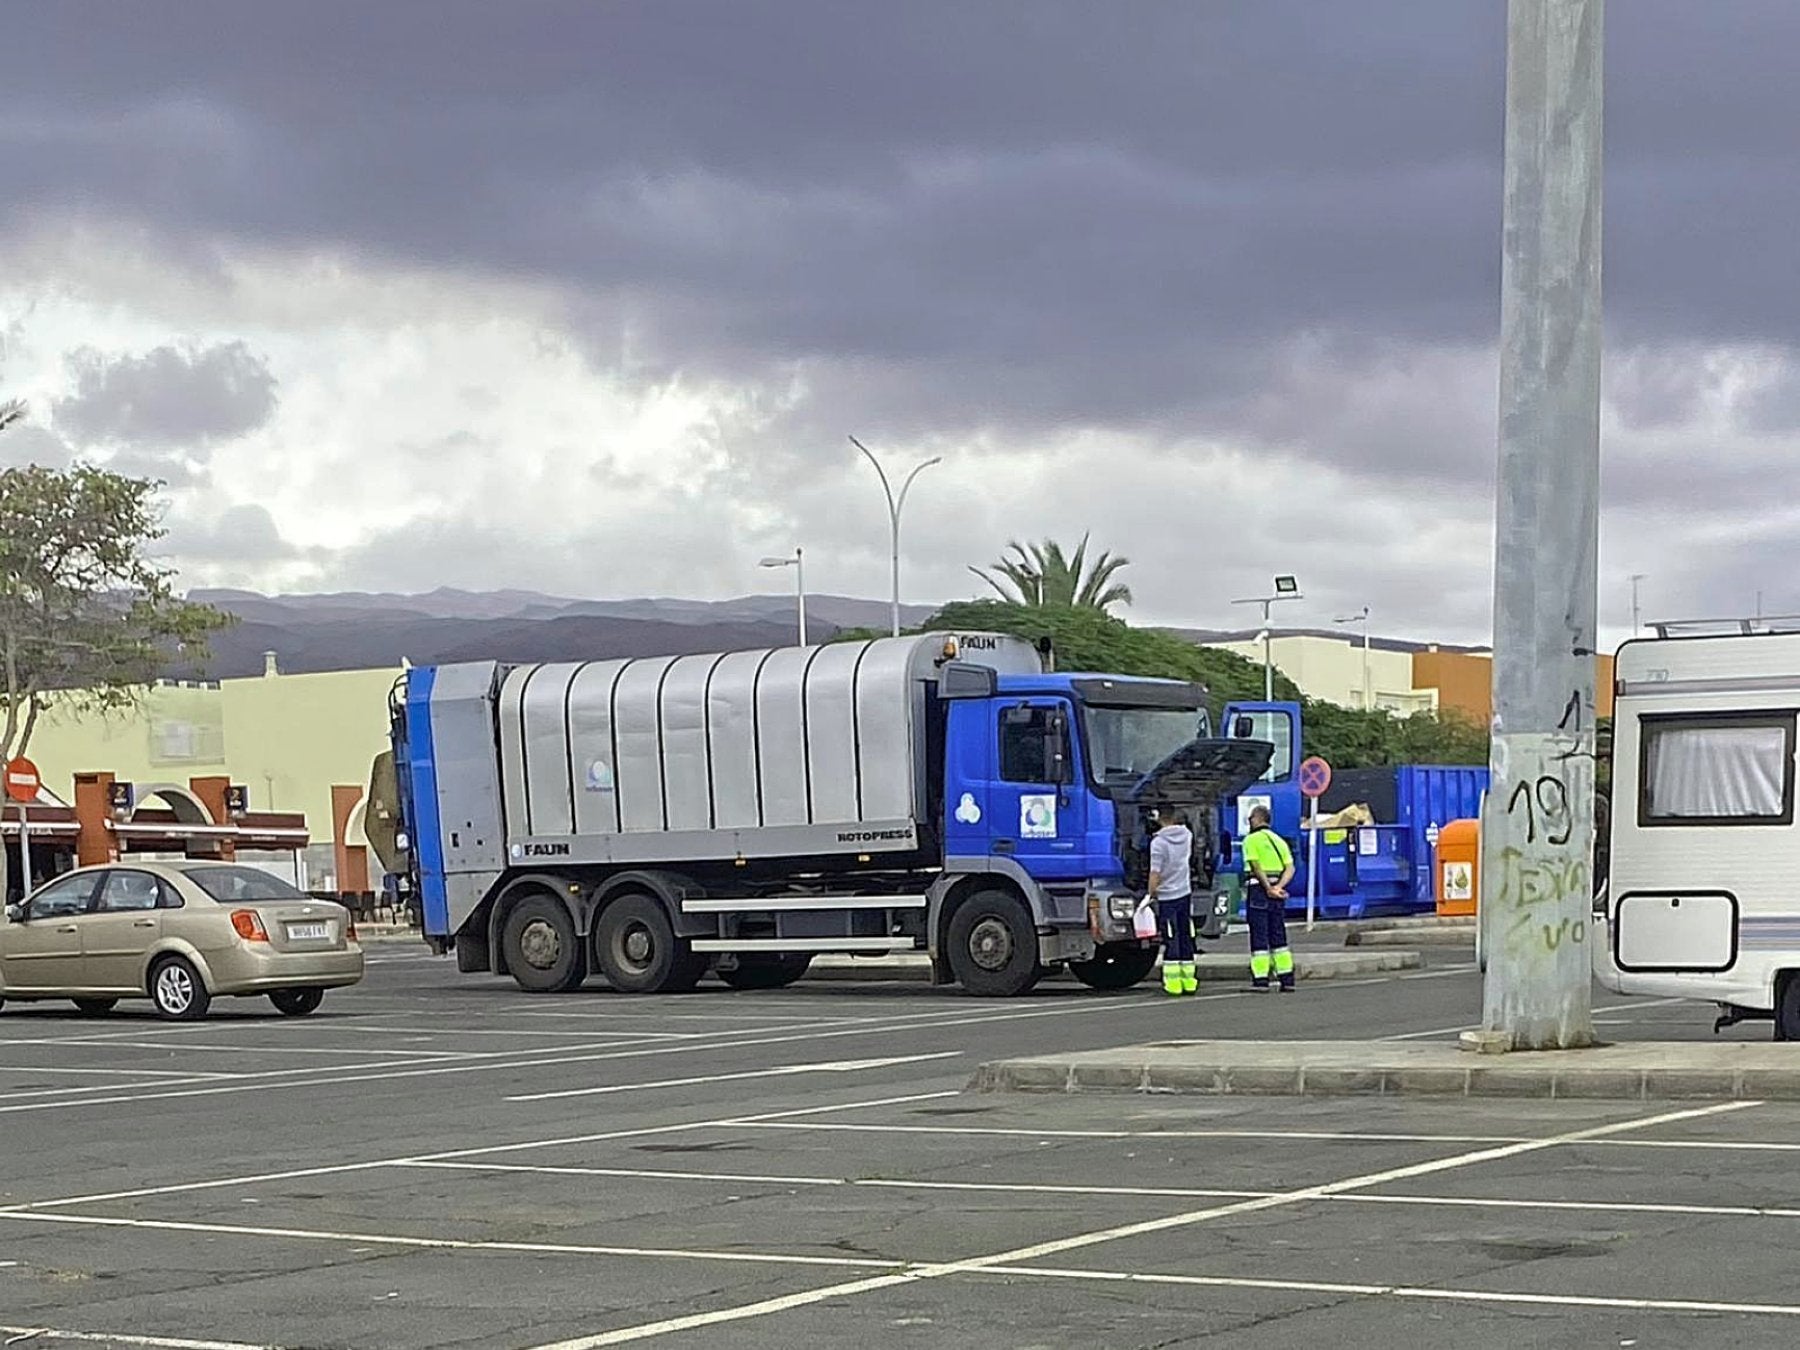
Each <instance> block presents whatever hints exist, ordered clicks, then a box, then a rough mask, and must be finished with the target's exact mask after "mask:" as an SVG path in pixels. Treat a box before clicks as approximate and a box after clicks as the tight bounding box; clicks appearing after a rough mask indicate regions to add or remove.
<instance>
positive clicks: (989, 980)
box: [947, 891, 1043, 998]
mask: <svg viewBox="0 0 1800 1350" xmlns="http://www.w3.org/2000/svg"><path fill="white" fill-rule="evenodd" d="M947 945H948V947H949V949H950V950H949V955H950V973H951V974H953V975H954V976H956V982H957V983H958V984H960V985H961V986H962V987H963V988H964V989H965V990H967V991H968V992H969V993H971V994H974V995H975V996H976V997H977V998H1011V997H1013V996H1014V995H1015V994H1023V993H1024V992H1025V991H1026V990H1028V989H1030V988H1031V986H1032V985H1034V984H1036V983H1037V982H1038V977H1039V976H1040V975H1042V974H1043V970H1042V969H1041V968H1040V967H1039V965H1038V943H1037V930H1036V929H1035V928H1034V927H1032V923H1031V915H1030V914H1029V913H1027V912H1026V909H1025V906H1024V904H1022V903H1021V902H1020V901H1019V900H1018V899H1016V898H1015V897H1013V896H1011V895H1008V894H1007V893H1006V892H1005V891H981V892H978V893H977V894H975V895H972V896H970V897H969V899H967V900H965V901H964V902H963V903H962V905H961V906H960V907H959V908H958V909H957V911H956V913H955V914H953V915H952V916H951V918H950V937H949V942H948V944H947Z"/></svg>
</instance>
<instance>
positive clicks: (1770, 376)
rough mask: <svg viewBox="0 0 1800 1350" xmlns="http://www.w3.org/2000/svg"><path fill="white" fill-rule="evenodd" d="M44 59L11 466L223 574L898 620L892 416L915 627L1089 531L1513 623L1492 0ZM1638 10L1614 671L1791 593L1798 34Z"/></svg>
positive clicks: (410, 14) (660, 9) (916, 18)
mask: <svg viewBox="0 0 1800 1350" xmlns="http://www.w3.org/2000/svg"><path fill="white" fill-rule="evenodd" d="M0 19H3V20H4V22H3V25H0V32H3V33H4V34H5V41H4V43H3V44H0V165H3V166H4V191H3V192H0V390H3V391H4V392H5V393H6V394H9V395H15V396H24V397H26V398H28V399H29V400H30V403H31V408H32V421H31V424H30V425H28V426H26V427H24V428H15V429H14V430H13V431H11V432H9V433H7V434H6V436H4V437H0V461H4V462H20V461H22V460H25V459H35V460H37V461H39V462H61V461H67V460H69V459H70V458H73V457H80V458H85V459H88V460H90V461H94V462H102V463H109V464H111V465H113V466H115V467H119V468H123V469H129V470H130V471H132V472H138V473H148V474H154V475H155V476H157V477H159V478H162V479H164V480H166V481H167V483H168V484H169V496H170V507H169V527H170V547H171V549H172V550H173V552H174V555H175V557H176V559H177V561H178V562H179V564H180V566H181V568H182V571H183V575H184V577H185V579H186V580H187V581H188V582H189V583H191V584H196V585H198V584H242V585H252V586H257V587H261V588H264V589H285V590H317V589H341V588H358V589H366V588H377V587H379V588H385V589H408V590H411V589H426V588H430V587H433V586H437V585H454V586H465V587H474V588H488V587H499V586H519V587H535V588H539V589H544V590H550V591H555V592H559V593H565V594H571V595H581V596H596V597H611V596H629V595H640V594H647V593H663V594H679V595H689V596H726V595H732V594H740V593H743V592H745V591H748V590H753V589H758V588H762V589H772V588H773V587H771V586H770V585H769V578H768V574H766V573H765V574H758V572H757V571H756V568H755V562H756V560H757V559H758V558H759V557H761V556H763V555H764V554H767V553H771V552H783V551H786V550H787V549H790V548H791V547H793V546H794V545H795V544H803V545H804V546H805V547H806V549H807V551H808V556H809V569H808V572H809V580H811V581H813V582H815V583H816V585H817V586H818V587H819V588H821V589H828V590H832V591H838V592H848V593H863V594H872V595H879V594H881V593H883V592H884V590H885V585H886V566H887V564H886V553H887V537H886V516H885V509H884V507H883V505H882V501H881V496H880V492H879V488H878V486H877V484H876V482H875V480H874V477H873V475H872V473H871V472H870V470H869V469H868V466H867V465H866V464H864V463H863V462H861V461H860V460H859V459H858V458H857V456H856V454H855V452H854V451H853V450H852V448H851V447H850V445H849V444H848V442H847V441H846V439H845V437H846V434H847V433H855V434H856V435H858V436H859V437H860V438H862V439H863V440H864V441H866V442H867V443H869V444H870V445H871V446H872V447H875V448H877V449H878V450H880V451H881V452H883V453H885V454H886V455H888V456H890V457H891V459H892V460H893V462H894V463H896V464H898V465H905V464H906V463H907V462H909V461H910V460H912V459H915V458H917V457H921V456H926V455H937V454H941V455H943V456H944V457H945V464H944V465H943V467H941V468H938V469H934V470H932V471H931V472H930V474H928V475H927V476H926V477H924V478H922V479H921V480H920V482H919V485H918V488H917V490H916V494H915V496H914V498H913V503H912V505H911V506H910V507H909V511H908V522H907V525H908V530H907V541H906V558H907V568H908V572H907V577H908V582H907V588H908V598H909V599H939V598H950V597H955V596H958V595H963V594H967V593H970V588H971V585H972V584H973V583H972V579H971V578H969V577H968V575H967V573H966V571H965V570H964V569H965V567H966V565H967V564H969V563H974V562H982V561H985V560H986V559H988V558H990V557H992V556H993V555H994V554H995V553H996V552H997V551H998V550H999V549H1000V548H1001V547H1002V546H1003V545H1004V543H1005V542H1006V540H1008V539H1009V538H1013V537H1020V538H1037V537H1042V536H1046V535H1054V536H1057V537H1060V538H1064V539H1073V538H1076V537H1079V536H1080V535H1081V534H1082V533H1083V532H1085V531H1089V530H1091V531H1092V532H1093V535H1094V538H1095V540H1096V543H1097V544H1098V545H1100V546H1104V547H1108V548H1111V549H1114V550H1116V551H1119V552H1123V553H1125V554H1128V555H1129V556H1130V557H1131V558H1132V559H1133V562H1134V566H1133V569H1132V581H1133V583H1134V585H1135V586H1136V588H1137V591H1138V596H1139V604H1138V613H1139V614H1140V615H1141V616H1142V617H1144V618H1147V619H1155V620H1158V621H1164V622H1180V623H1192V624H1207V625H1211V624H1229V623H1232V622H1234V621H1242V620H1243V619H1244V618H1245V617H1246V615H1245V614H1244V612H1243V611H1241V610H1238V611H1234V610H1233V609H1232V607H1231V605H1230V603H1229V601H1230V600H1231V599H1232V597H1234V596H1238V595H1246V594H1254V593H1256V592H1257V591H1258V590H1259V589H1260V588H1261V587H1262V586H1263V585H1265V584H1266V579H1267V577H1268V576H1269V575H1270V574H1271V573H1273V572H1276V571H1293V572H1296V573H1298V574H1299V575H1300V577H1301V579H1302V582H1303V583H1304V585H1305V587H1306V589H1307V592H1308V597H1309V598H1308V601H1307V603H1306V604H1305V606H1294V607H1292V612H1291V613H1290V614H1289V615H1288V616H1285V617H1289V618H1291V619H1292V620H1293V621H1295V622H1301V621H1306V622H1314V623H1323V622H1328V621H1329V620H1330V619H1331V618H1333V617H1334V616H1336V615H1338V614H1342V613H1344V612H1347V611H1349V610H1351V609H1353V608H1356V607H1360V606H1361V605H1363V604H1368V605H1370V606H1372V607H1373V609H1374V611H1375V615H1376V629H1377V631H1378V632H1383V633H1394V634H1403V635H1409V636H1418V637H1438V638H1443V639H1446V640H1468V639H1484V638H1485V636H1486V633H1487V628H1488V622H1489V610H1490V597H1489V589H1490V582H1489V575H1490V549H1491V544H1492V519H1491V517H1492V482H1493V443H1494V422H1495V404H1496V368H1495V356H1494V348H1495V339H1496V335H1497V330H1498V285H1499V202H1500V149H1501V133H1502V103H1503V79H1504V69H1503V55H1504V50H1503V49H1504V4H1503V3H1502V0H1355V3H1346V2H1345V0H1168V2H1167V3H1164V2H1161V0H1159V2H1157V3H1144V2H1140V0H1089V2H1088V3H1073V2H1064V0H1016V2H1015V0H976V2H975V3H970V2H969V0H907V2H906V3H904V4H894V3H884V2H882V0H579V2H576V0H570V2H567V3H564V2H561V0H532V2H531V3H505V4H502V3H499V0H486V2H485V3H465V2H462V0H381V3H378V4H373V3H366V2H365V0H354V2H353V3H338V2H335V0H259V3H256V4H243V3H241V0H228V2H222V3H215V2H214V0H179V2H178V3H177V2H174V0H138V2H137V3H133V4H129V5H124V4H115V3H93V2H90V0H56V3H54V4H46V3H41V2H40V0H0ZM1607 22H1608V30H1609V31H1608V63H1609V64H1608V74H1607V79H1608V110H1607V119H1608V146H1607V155H1608V178H1607V188H1606V191H1607V207H1606V210H1607V222H1606V223H1607V239H1606V249H1607V261H1606V268H1607V276H1606V288H1607V306H1608V352H1607V386H1608V387H1607V407H1606V413H1605V431H1604V436H1605V442H1604V455H1605V503H1606V513H1605V521H1604V526H1603V540H1602V568H1603V579H1602V597H1601V600H1602V612H1603V616H1604V619H1605V620H1606V622H1607V624H1608V625H1609V627H1610V633H1609V636H1612V637H1615V638H1616V637H1618V636H1621V635H1622V625H1623V624H1624V623H1625V621H1626V619H1627V616H1628V613H1629V595H1630V586H1629V582H1628V577H1629V576H1630V574H1632V573H1634V572H1642V573H1646V574H1648V575H1647V579H1646V581H1645V582H1644V583H1643V587H1644V607H1645V610H1646V612H1647V614H1648V615H1649V616H1651V617H1657V616H1663V617H1668V616H1671V615H1674V614H1676V613H1679V614H1682V615H1687V614H1693V613H1742V612H1748V611H1749V609H1750V607H1751V606H1752V605H1753V604H1754V603H1755V592H1756V591H1757V589H1758V588H1762V589H1763V590H1765V591H1766V592H1767V594H1766V604H1767V606H1768V607H1769V608H1770V609H1771V610H1773V609H1777V608H1788V609H1800V584H1797V583H1795V582H1794V581H1793V580H1792V579H1791V575H1792V574H1790V573H1789V572H1788V570H1787V565H1788V564H1790V563H1793V562H1795V561H1797V560H1800V459H1797V458H1796V448H1797V447H1800V432H1797V430H1796V428H1797V426H1800V318H1797V317H1796V316H1797V315H1800V265H1797V260H1796V253H1797V252H1800V244H1797V243H1796V241H1797V240H1800V229H1797V223H1800V172H1796V167H1797V166H1796V162H1795V161H1796V158H1797V156H1800V131H1797V130H1796V128H1797V127H1800V93H1796V88H1797V86H1796V85H1795V83H1794V81H1793V79H1792V70H1791V66H1792V60H1793V53H1794V52H1796V51H1800V4H1795V3H1793V0H1715V2H1714V3H1708V4H1696V3H1692V0H1628V2H1627V3H1615V4H1613V5H1612V6H1611V7H1610V12H1609V14H1608V16H1607ZM1302 609H1304V611H1305V612H1304V613H1302V612H1301V611H1302Z"/></svg>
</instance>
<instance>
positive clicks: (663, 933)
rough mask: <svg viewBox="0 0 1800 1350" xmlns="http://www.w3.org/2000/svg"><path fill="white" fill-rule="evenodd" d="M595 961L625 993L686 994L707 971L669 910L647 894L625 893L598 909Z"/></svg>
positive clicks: (613, 984) (595, 928)
mask: <svg viewBox="0 0 1800 1350" xmlns="http://www.w3.org/2000/svg"><path fill="white" fill-rule="evenodd" d="M594 960H595V962H596V964H598V965H599V967H600V973H601V974H602V975H604V976H606V982H607V983H608V984H610V985H611V986H612V987H613V988H614V989H617V990H618V991H619V992H620V993H621V994H676V993H684V992H686V991H687V990H689V989H692V988H693V987H694V986H695V985H696V984H698V983H700V977H701V976H702V975H704V974H705V973H706V958H705V957H704V956H700V955H698V954H696V953H695V952H694V950H693V949H692V948H691V947H689V946H688V944H687V943H686V942H685V941H684V940H683V939H681V938H679V937H677V936H676V935H675V926H674V925H673V924H671V923H670V922H669V915H668V911H666V910H665V909H664V908H663V907H662V903H661V902H660V901H659V900H657V899H655V898H654V897H652V896H648V895H622V896H620V897H619V898H618V899H617V900H614V901H613V902H612V903H611V904H609V905H607V907H606V908H605V909H603V910H601V911H600V922H599V923H597V924H596V925H595V926H594Z"/></svg>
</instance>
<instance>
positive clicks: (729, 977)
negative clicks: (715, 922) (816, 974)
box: [719, 952, 812, 989]
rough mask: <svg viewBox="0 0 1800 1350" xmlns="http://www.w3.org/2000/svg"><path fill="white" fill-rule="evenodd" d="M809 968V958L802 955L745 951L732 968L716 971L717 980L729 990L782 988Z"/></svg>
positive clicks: (810, 963) (804, 954) (801, 975)
mask: <svg viewBox="0 0 1800 1350" xmlns="http://www.w3.org/2000/svg"><path fill="white" fill-rule="evenodd" d="M811 965H812V957H811V956H810V955H808V954H806V953H804V952H802V953H800V954H799V955H789V954H787V953H784V952H749V953H746V954H745V955H743V956H740V957H738V960H737V965H736V967H734V968H733V969H731V970H723V969H722V970H720V971H719V978H720V979H721V980H723V981H725V983H726V984H728V985H730V986H731V987H732V988H733V989H786V988H787V987H788V986H789V985H790V984H792V983H793V982H794V981H795V980H798V979H800V978H801V977H803V976H804V975H805V974H806V972H807V970H808V969H809V968H810V967H811Z"/></svg>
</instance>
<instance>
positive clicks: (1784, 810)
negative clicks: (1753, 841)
mask: <svg viewBox="0 0 1800 1350" xmlns="http://www.w3.org/2000/svg"><path fill="white" fill-rule="evenodd" d="M1794 716H1795V714H1794V713H1793V712H1791V711H1788V712H1778V713H1763V712H1757V713H1717V714H1713V715H1710V716H1686V715H1684V716H1678V717H1646V718H1644V719H1643V722H1642V726H1643V757H1642V770H1641V775H1642V776H1641V781H1640V782H1639V785H1638V823H1639V824H1641V825H1789V824H1792V823H1793V820H1794Z"/></svg>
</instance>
